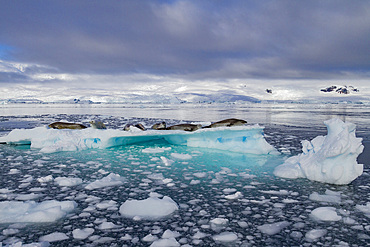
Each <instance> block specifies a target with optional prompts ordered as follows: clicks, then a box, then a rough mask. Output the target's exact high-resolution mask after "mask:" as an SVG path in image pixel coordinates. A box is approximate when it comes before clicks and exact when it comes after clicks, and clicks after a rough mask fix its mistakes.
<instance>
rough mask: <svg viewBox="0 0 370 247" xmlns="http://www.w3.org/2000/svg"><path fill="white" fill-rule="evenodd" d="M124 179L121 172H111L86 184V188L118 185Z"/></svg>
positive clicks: (92, 188)
mask: <svg viewBox="0 0 370 247" xmlns="http://www.w3.org/2000/svg"><path fill="white" fill-rule="evenodd" d="M124 181H125V179H124V178H123V177H121V176H120V175H119V174H115V173H111V174H109V175H108V176H106V177H104V178H102V179H98V180H96V181H94V182H92V183H89V184H88V185H86V186H85V189H87V190H94V189H100V188H104V187H112V186H118V185H122V184H123V182H124Z"/></svg>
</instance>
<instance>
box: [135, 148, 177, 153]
mask: <svg viewBox="0 0 370 247" xmlns="http://www.w3.org/2000/svg"><path fill="white" fill-rule="evenodd" d="M169 150H171V147H167V148H158V147H157V148H145V149H143V150H141V152H143V153H149V154H156V153H163V152H164V151H169Z"/></svg>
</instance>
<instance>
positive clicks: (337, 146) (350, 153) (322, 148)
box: [274, 118, 364, 184]
mask: <svg viewBox="0 0 370 247" xmlns="http://www.w3.org/2000/svg"><path fill="white" fill-rule="evenodd" d="M324 123H325V125H326V126H327V128H328V134H327V136H325V137H324V136H318V137H316V138H314V139H313V140H312V141H311V142H309V141H303V142H302V145H303V147H302V151H303V153H302V154H299V155H297V156H293V157H291V158H289V159H287V160H286V161H285V163H284V164H282V165H280V166H278V167H276V168H275V171H274V174H275V175H276V176H279V177H283V178H308V179H310V180H314V181H318V182H323V183H330V184H349V183H351V182H352V181H353V180H355V179H356V178H357V177H358V176H360V175H361V174H362V173H363V165H362V164H358V163H357V160H356V159H357V157H358V155H359V154H361V153H362V151H363V149H364V146H363V145H362V143H361V141H362V139H361V138H357V137H356V135H355V125H354V124H352V123H344V122H342V121H341V120H339V119H337V118H334V119H331V120H328V121H325V122H324Z"/></svg>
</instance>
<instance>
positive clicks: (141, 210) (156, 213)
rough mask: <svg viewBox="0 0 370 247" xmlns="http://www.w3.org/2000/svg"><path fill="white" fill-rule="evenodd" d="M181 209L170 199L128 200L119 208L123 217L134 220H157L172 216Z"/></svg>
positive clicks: (165, 197) (166, 197)
mask: <svg viewBox="0 0 370 247" xmlns="http://www.w3.org/2000/svg"><path fill="white" fill-rule="evenodd" d="M178 209H179V207H178V205H177V203H176V202H174V201H173V200H172V199H171V198H170V197H168V196H164V197H163V198H162V199H159V198H158V197H149V198H147V199H144V200H127V201H125V202H124V203H123V204H122V205H121V207H120V208H119V212H120V213H121V215H122V216H124V217H127V218H133V219H148V220H156V219H160V218H163V217H166V216H169V215H171V214H172V213H173V212H175V211H176V210H178Z"/></svg>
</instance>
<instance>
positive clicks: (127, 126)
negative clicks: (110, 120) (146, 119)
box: [123, 123, 146, 131]
mask: <svg viewBox="0 0 370 247" xmlns="http://www.w3.org/2000/svg"><path fill="white" fill-rule="evenodd" d="M131 127H135V128H138V129H139V130H142V131H145V130H146V128H145V127H144V125H142V124H141V123H138V124H126V125H125V127H123V130H124V131H129V130H131Z"/></svg>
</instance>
